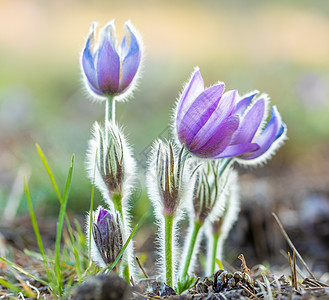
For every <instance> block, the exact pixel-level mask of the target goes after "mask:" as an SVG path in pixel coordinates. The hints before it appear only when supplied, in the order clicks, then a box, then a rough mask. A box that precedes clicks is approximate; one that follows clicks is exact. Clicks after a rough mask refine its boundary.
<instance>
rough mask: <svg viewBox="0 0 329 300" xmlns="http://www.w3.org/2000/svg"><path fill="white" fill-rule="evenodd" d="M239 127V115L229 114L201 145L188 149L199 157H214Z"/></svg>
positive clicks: (226, 144) (225, 145) (221, 150)
mask: <svg viewBox="0 0 329 300" xmlns="http://www.w3.org/2000/svg"><path fill="white" fill-rule="evenodd" d="M238 127H239V117H238V116H231V117H229V118H228V119H227V120H226V121H224V122H223V123H221V125H220V126H219V127H218V128H217V131H216V132H215V133H214V134H213V135H212V136H211V138H210V139H209V140H208V141H207V143H206V144H204V145H203V146H202V147H200V148H197V149H191V150H190V151H191V152H192V153H194V154H196V155H198V156H200V157H205V158H214V157H216V156H217V155H219V154H220V153H222V152H223V151H224V150H225V148H226V147H227V146H228V145H229V143H230V141H231V139H232V136H233V134H234V132H235V131H236V130H237V128H238Z"/></svg>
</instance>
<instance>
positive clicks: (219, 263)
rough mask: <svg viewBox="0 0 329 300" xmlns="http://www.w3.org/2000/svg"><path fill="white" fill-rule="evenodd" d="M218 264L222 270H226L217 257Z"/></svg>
mask: <svg viewBox="0 0 329 300" xmlns="http://www.w3.org/2000/svg"><path fill="white" fill-rule="evenodd" d="M216 264H217V266H218V268H219V269H220V270H224V267H223V264H222V262H221V261H220V260H219V259H218V258H216Z"/></svg>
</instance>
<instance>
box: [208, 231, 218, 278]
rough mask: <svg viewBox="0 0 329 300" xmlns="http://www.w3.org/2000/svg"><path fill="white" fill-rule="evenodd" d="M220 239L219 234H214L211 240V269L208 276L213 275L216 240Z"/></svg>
mask: <svg viewBox="0 0 329 300" xmlns="http://www.w3.org/2000/svg"><path fill="white" fill-rule="evenodd" d="M219 237H220V233H214V234H213V236H212V238H213V244H212V255H211V269H210V274H214V272H215V266H216V254H217V246H218V239H219Z"/></svg>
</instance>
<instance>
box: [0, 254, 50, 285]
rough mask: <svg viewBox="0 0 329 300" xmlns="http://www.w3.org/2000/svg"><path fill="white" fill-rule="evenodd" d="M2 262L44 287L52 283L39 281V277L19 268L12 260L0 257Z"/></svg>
mask: <svg viewBox="0 0 329 300" xmlns="http://www.w3.org/2000/svg"><path fill="white" fill-rule="evenodd" d="M0 260H2V261H3V262H4V263H6V264H7V265H9V266H11V267H12V268H13V269H15V270H17V271H18V272H21V273H22V274H24V275H26V276H28V277H30V278H32V279H34V280H35V281H38V282H40V283H42V284H43V285H44V286H49V285H50V283H49V282H47V281H44V280H42V279H39V278H37V277H35V276H34V275H32V274H30V273H29V272H26V271H25V270H24V269H22V268H21V267H19V266H17V265H16V264H14V263H13V262H11V261H10V260H8V259H6V258H4V257H2V256H0Z"/></svg>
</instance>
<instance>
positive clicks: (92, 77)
mask: <svg viewBox="0 0 329 300" xmlns="http://www.w3.org/2000/svg"><path fill="white" fill-rule="evenodd" d="M95 29H96V23H93V24H92V26H91V29H90V32H89V35H88V38H87V42H86V45H85V48H84V50H83V52H82V56H81V66H82V73H83V74H84V77H85V81H86V85H87V87H88V88H89V89H90V90H91V91H92V92H93V93H94V94H96V95H98V96H108V95H109V96H116V95H120V94H123V93H125V92H126V91H127V90H128V89H129V88H131V87H132V85H133V80H134V78H135V77H136V74H137V72H138V70H139V69H140V64H141V57H142V40H141V38H140V37H139V33H138V32H137V31H136V29H135V28H134V27H133V25H132V24H131V23H130V21H128V22H126V23H125V36H124V38H123V39H122V42H121V45H120V47H118V46H117V38H116V34H115V26H114V21H113V20H112V21H111V22H109V23H108V24H107V25H105V26H104V27H103V28H102V29H101V31H100V34H99V36H100V37H99V42H98V43H96V42H95ZM135 80H136V79H135Z"/></svg>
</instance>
